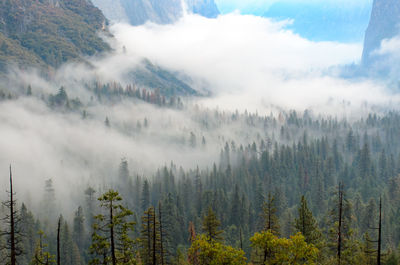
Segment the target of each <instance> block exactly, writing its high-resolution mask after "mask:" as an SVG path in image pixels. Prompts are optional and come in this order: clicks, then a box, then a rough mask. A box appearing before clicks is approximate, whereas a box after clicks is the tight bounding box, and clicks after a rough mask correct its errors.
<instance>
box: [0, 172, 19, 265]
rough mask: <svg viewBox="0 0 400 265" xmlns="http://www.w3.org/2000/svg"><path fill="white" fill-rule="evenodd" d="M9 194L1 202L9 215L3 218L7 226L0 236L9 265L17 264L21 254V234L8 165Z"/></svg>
mask: <svg viewBox="0 0 400 265" xmlns="http://www.w3.org/2000/svg"><path fill="white" fill-rule="evenodd" d="M7 193H8V194H9V200H7V201H5V202H3V205H4V206H5V207H6V208H8V209H9V213H8V214H6V216H5V217H4V218H3V221H4V222H5V223H6V224H7V227H8V230H6V231H3V232H2V233H1V234H0V235H1V236H5V237H6V238H7V242H6V244H5V245H4V246H3V247H2V249H6V250H7V251H8V253H7V257H6V258H7V259H9V262H10V263H9V264H10V265H16V264H17V257H18V256H20V255H22V254H23V251H22V248H21V246H20V244H21V242H22V232H21V230H20V227H19V224H20V222H21V218H20V216H19V212H18V210H17V209H16V199H15V192H14V189H13V179H12V169H11V165H10V190H9V191H7Z"/></svg>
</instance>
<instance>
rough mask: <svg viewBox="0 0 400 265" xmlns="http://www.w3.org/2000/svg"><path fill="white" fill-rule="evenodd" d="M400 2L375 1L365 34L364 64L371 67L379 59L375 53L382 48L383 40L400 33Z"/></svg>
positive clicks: (394, 0) (396, 0) (391, 0)
mask: <svg viewBox="0 0 400 265" xmlns="http://www.w3.org/2000/svg"><path fill="white" fill-rule="evenodd" d="M399 22H400V1H398V0H374V3H373V7H372V12H371V19H370V22H369V25H368V28H367V31H366V34H365V40H364V50H363V55H362V63H363V65H364V66H370V65H372V64H374V62H375V61H376V60H378V59H379V57H378V56H376V55H374V54H373V51H374V50H376V49H378V48H379V47H380V44H381V42H382V40H384V39H390V38H393V37H394V36H396V35H398V34H399V33H400V30H399Z"/></svg>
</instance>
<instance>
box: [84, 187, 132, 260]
mask: <svg viewBox="0 0 400 265" xmlns="http://www.w3.org/2000/svg"><path fill="white" fill-rule="evenodd" d="M98 200H99V201H100V206H101V207H102V208H103V209H104V211H105V212H107V213H106V214H99V215H97V216H95V219H96V221H97V222H96V223H95V224H94V225H93V229H94V232H93V234H92V245H91V246H90V252H91V254H92V255H93V256H94V257H93V259H92V260H91V261H90V264H93V265H94V264H112V265H117V264H124V263H123V262H121V260H128V259H129V260H131V262H132V263H133V262H134V260H132V259H130V257H129V258H128V257H126V256H125V254H128V253H127V252H126V249H131V247H130V246H128V245H129V244H130V243H133V242H132V241H130V240H129V235H128V233H129V232H130V231H133V225H134V224H133V223H132V222H128V221H127V220H126V219H127V218H128V217H129V216H131V215H133V213H132V212H131V211H129V210H128V209H126V208H125V207H123V206H122V204H121V201H122V198H121V196H120V195H119V194H118V192H117V191H114V190H112V189H110V190H109V191H108V192H106V193H104V194H103V195H102V196H101V197H100V198H98ZM123 239H124V240H125V241H122V240H123ZM118 245H119V246H121V247H122V249H118ZM128 264H129V263H128Z"/></svg>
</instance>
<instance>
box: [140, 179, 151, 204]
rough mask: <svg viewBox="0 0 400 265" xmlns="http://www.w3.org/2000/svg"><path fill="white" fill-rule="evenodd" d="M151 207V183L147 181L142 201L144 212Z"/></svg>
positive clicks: (144, 184) (144, 185)
mask: <svg viewBox="0 0 400 265" xmlns="http://www.w3.org/2000/svg"><path fill="white" fill-rule="evenodd" d="M149 205H150V187H149V182H148V181H147V180H145V181H144V183H143V189H142V201H141V207H142V210H143V211H146V210H147V208H148V207H149Z"/></svg>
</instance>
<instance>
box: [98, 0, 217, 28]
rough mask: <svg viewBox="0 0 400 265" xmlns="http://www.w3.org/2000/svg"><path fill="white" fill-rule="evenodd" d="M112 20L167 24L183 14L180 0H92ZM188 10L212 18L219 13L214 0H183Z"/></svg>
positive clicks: (133, 23)
mask: <svg viewBox="0 0 400 265" xmlns="http://www.w3.org/2000/svg"><path fill="white" fill-rule="evenodd" d="M92 2H93V4H94V5H96V6H97V7H98V8H100V9H101V10H102V11H103V13H104V15H105V16H106V17H107V18H108V19H109V20H113V21H123V22H128V23H130V24H132V25H141V24H144V23H146V22H147V21H151V22H154V23H158V24H169V23H173V22H175V21H176V20H178V19H179V18H180V17H182V15H183V13H184V12H183V8H184V7H183V2H182V1H181V0H135V1H132V0H92ZM185 4H186V6H187V9H188V11H189V12H193V13H195V14H199V15H202V16H205V17H209V18H214V17H217V16H218V15H219V11H218V8H217V5H216V4H215V2H214V0H185Z"/></svg>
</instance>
